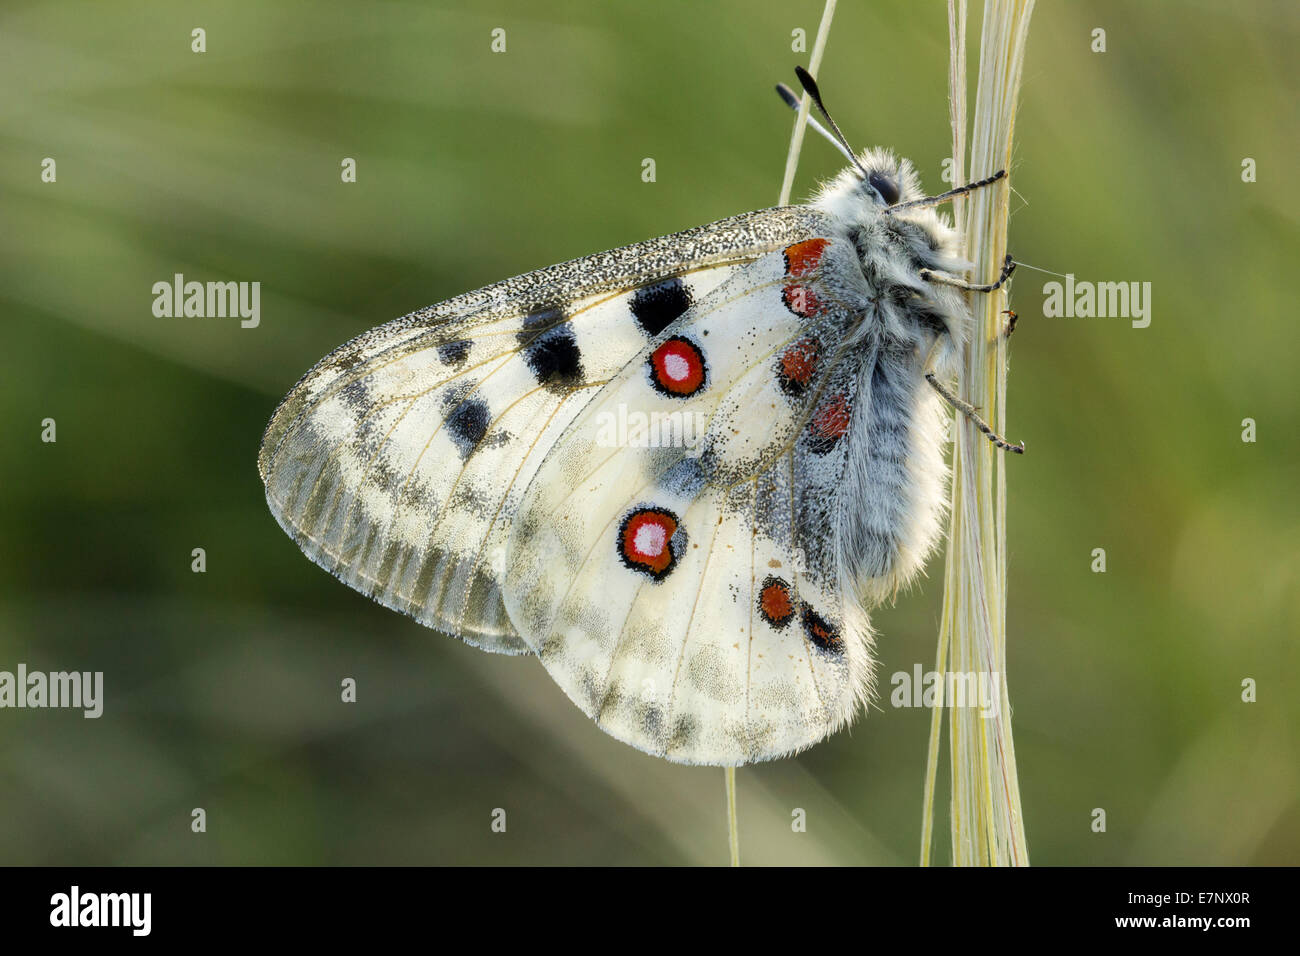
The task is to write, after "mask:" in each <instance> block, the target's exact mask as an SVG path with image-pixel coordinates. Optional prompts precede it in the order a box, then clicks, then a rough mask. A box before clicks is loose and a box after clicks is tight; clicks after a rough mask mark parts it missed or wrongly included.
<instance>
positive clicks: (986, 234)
mask: <svg viewBox="0 0 1300 956" xmlns="http://www.w3.org/2000/svg"><path fill="white" fill-rule="evenodd" d="M1033 6H1034V4H1033V0H989V2H987V3H986V4H985V6H984V18H983V25H982V29H981V36H980V59H979V83H978V86H977V88H976V93H975V111H974V119H973V122H972V124H971V134H970V162H969V168H967V169H963V166H964V163H963V159H964V156H965V136H964V132H965V113H966V90H965V76H966V70H965V39H964V37H965V24H966V4H965V2H964V0H950V3H949V29H950V37H951V42H950V50H951V54H952V57H951V59H952V66H951V69H950V73H949V78H950V87H951V88H950V94H951V103H952V127H953V157H954V173H955V177H954V178H955V179H957V181H964V180H965V179H972V180H974V179H983V178H984V177H986V176H989V175H992V174H993V173H994V172H996V171H997V170H999V169H1007V168H1009V167H1010V165H1011V154H1012V149H1011V146H1012V136H1013V132H1014V129H1015V114H1016V103H1017V98H1018V94H1019V89H1020V78H1021V69H1022V66H1023V63H1024V53H1025V42H1026V38H1027V35H1028V31H1029V18H1030V15H1031V13H1032V11H1033ZM1009 196H1010V187H1009V184H1008V181H1007V180H1003V181H1002V182H999V183H997V184H996V185H995V186H993V187H991V188H987V189H980V190H977V191H975V192H974V193H972V194H970V196H969V197H967V198H966V199H965V200H964V201H958V202H956V203H954V217H955V220H956V223H957V226H958V229H959V230H962V231H963V232H964V235H965V236H966V254H967V257H968V258H969V259H970V260H971V261H972V262H973V263H974V264H975V269H974V275H975V276H977V277H978V276H993V277H996V276H997V274H998V271H999V268H1000V266H1001V263H1002V259H1003V256H1004V255H1005V254H1006V248H1007V212H1008V198H1009ZM976 281H985V280H983V279H977V280H976ZM1005 296H1006V292H1005V290H1003V291H999V292H997V293H994V294H991V295H978V294H977V295H974V296H972V297H971V307H972V310H973V314H974V318H975V327H974V334H973V335H972V337H971V342H970V346H969V348H968V351H967V355H966V361H965V365H964V368H963V370H962V376H961V382H960V383H959V393H960V394H961V395H962V397H963V398H965V399H966V400H967V401H969V402H970V403H971V404H973V405H975V406H977V407H980V408H983V409H985V410H988V411H989V413H990V414H989V418H990V419H991V421H992V423H993V424H994V427H995V428H996V429H997V430H998V431H1001V432H1003V433H1005V431H1006V357H1007V356H1006V339H1005V336H1004V335H1003V325H1002V322H1001V318H1000V313H1001V311H1002V309H1004V308H1005V307H1006V306H1005V304H1004V300H1005ZM1004 468H1005V457H1004V453H1003V452H1001V451H999V450H997V449H995V448H994V447H993V446H992V445H990V444H989V442H988V441H987V440H985V438H984V436H982V435H981V434H980V433H979V432H978V431H976V430H975V428H974V427H973V426H972V425H971V424H970V423H969V422H966V421H964V420H959V421H958V424H957V428H956V431H955V440H954V444H953V479H952V492H951V503H952V512H951V518H950V529H949V539H948V554H947V562H946V566H945V573H944V603H943V617H942V622H941V625H940V634H939V650H938V664H939V666H938V669H939V671H940V673H944V672H945V671H946V670H948V671H953V672H957V673H967V674H971V673H973V674H978V675H981V679H985V680H987V679H989V677H988V676H986V675H996V679H997V683H996V684H995V685H992V686H994V688H995V690H996V691H997V694H998V699H997V707H996V711H995V712H994V713H992V714H991V715H989V716H987V717H985V716H983V715H982V714H981V710H980V709H979V708H975V707H970V706H964V707H953V706H950V707H949V710H948V727H949V735H950V746H949V756H950V762H951V764H950V765H951V779H952V806H951V828H952V858H953V863H954V864H955V865H958V866H969V865H992V866H998V865H1027V864H1028V862H1029V853H1028V848H1027V846H1026V842H1025V831H1024V820H1023V817H1022V814H1021V809H1020V785H1019V781H1018V778H1017V774H1016V759H1015V747H1014V744H1013V741H1012V735H1011V703H1010V698H1009V696H1008V692H1007V681H1006V475H1005V471H1004ZM949 703H950V704H951V702H949ZM940 732H941V722H940V715H939V713H938V711H936V713H935V716H934V721H933V724H932V732H931V738H930V753H929V760H928V763H927V769H926V789H925V809H924V826H923V833H922V845H921V863H922V864H923V865H925V864H928V863H929V862H930V855H931V838H932V832H933V831H932V825H933V824H932V821H933V812H934V789H935V777H936V774H937V767H938V750H939V743H940V740H939V738H940Z"/></svg>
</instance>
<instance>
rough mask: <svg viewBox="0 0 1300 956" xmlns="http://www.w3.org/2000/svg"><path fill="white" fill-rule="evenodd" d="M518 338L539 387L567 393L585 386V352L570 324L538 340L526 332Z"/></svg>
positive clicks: (548, 332) (546, 332) (550, 331)
mask: <svg viewBox="0 0 1300 956" xmlns="http://www.w3.org/2000/svg"><path fill="white" fill-rule="evenodd" d="M519 338H520V344H521V345H523V353H524V361H526V362H527V363H528V367H529V368H530V369H532V372H533V377H534V378H536V379H537V383H538V384H539V385H546V386H548V387H550V388H560V389H564V388H571V387H573V386H575V385H580V384H582V352H581V351H580V350H579V349H578V340H577V339H576V338H574V335H573V329H572V328H571V327H570V326H569V325H568V324H564V325H557V326H555V327H554V328H552V329H549V330H547V331H545V332H542V333H541V334H540V335H537V336H533V335H532V334H531V333H529V332H527V331H524V332H521V333H519Z"/></svg>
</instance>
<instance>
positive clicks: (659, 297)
mask: <svg viewBox="0 0 1300 956" xmlns="http://www.w3.org/2000/svg"><path fill="white" fill-rule="evenodd" d="M690 307H691V290H690V289H688V288H687V287H686V283H684V282H682V280H681V279H668V280H667V281H665V282H657V283H655V284H654V285H648V286H646V287H644V288H642V289H638V290H637V291H636V294H635V295H634V296H632V305H631V309H632V314H633V315H634V316H636V321H637V324H638V325H640V326H641V328H642V330H643V331H644V332H645V334H646V335H649V336H655V335H658V334H659V333H660V332H662V331H663V330H664V329H666V328H668V326H670V325H672V324H673V323H674V322H675V321H677V319H678V318H679V317H680V316H681V315H682V313H684V312H685V311H686V310H687V309H689V308H690Z"/></svg>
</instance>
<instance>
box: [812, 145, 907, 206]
mask: <svg viewBox="0 0 1300 956" xmlns="http://www.w3.org/2000/svg"><path fill="white" fill-rule="evenodd" d="M923 195H924V194H923V193H922V191H921V187H920V183H919V182H918V180H917V175H916V170H915V169H913V168H912V164H911V163H910V162H908V161H907V160H906V159H901V158H899V157H897V156H895V155H894V154H893V153H892V152H890V151H889V150H887V149H865V150H863V151H862V152H861V153H859V154H858V155H857V156H855V157H854V164H853V165H852V166H847V167H845V168H844V169H843V170H842V171H841V172H840V174H839V175H838V176H836V177H835V178H834V179H832V180H831V181H830V182H828V183H826V184H825V185H824V186H823V187H822V189H821V192H820V193H819V194H818V196H817V198H816V200H815V201H814V202H815V204H816V205H818V206H821V207H822V208H824V209H826V210H827V211H828V212H831V213H832V214H835V215H838V216H840V217H842V218H845V219H851V220H854V221H858V222H860V221H863V220H866V219H873V218H875V217H876V216H878V215H880V214H881V213H883V212H885V211H886V210H888V209H890V208H891V207H893V206H897V205H898V204H899V203H905V202H908V201H909V200H912V199H919V198H921V196H923Z"/></svg>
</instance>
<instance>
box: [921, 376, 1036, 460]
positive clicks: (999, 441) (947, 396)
mask: <svg viewBox="0 0 1300 956" xmlns="http://www.w3.org/2000/svg"><path fill="white" fill-rule="evenodd" d="M925 380H926V381H927V382H929V383H930V387H931V388H933V389H934V390H935V391H936V392H938V393H939V397H940V398H942V399H943V400H944V401H945V402H947V403H948V404H949V405H951V406H952V407H953V408H955V409H956V410H957V411H959V412H961V413H962V414H963V415H965V416H966V417H967V418H969V419H970V420H971V424H973V425H974V426H975V427H976V428H978V429H979V430H980V431H982V432H983V433H984V434H985V435H986V436H987V437H988V440H989V441H991V442H993V444H995V445H997V446H998V447H999V448H1002V449H1005V450H1006V451H1011V452H1015V453H1016V454H1017V455H1023V454H1024V453H1025V443H1024V442H1021V443H1020V444H1018V445H1013V444H1011V442H1009V441H1007V440H1006V439H1005V438H1003V437H1002V436H1001V435H999V434H998V433H997V432H995V431H994V430H993V429H992V428H990V427H989V425H988V422H986V421H984V419H982V418H980V416H979V413H978V412H976V411H975V406H974V405H972V404H971V403H970V402H966V401H962V399H960V398H958V397H957V396H956V395H954V394H953V393H952V392H950V391H948V389H946V388H944V387H943V386H942V385H940V384H939V380H938V379H937V378H935V377H934V373H933V372H926V373H925Z"/></svg>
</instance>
